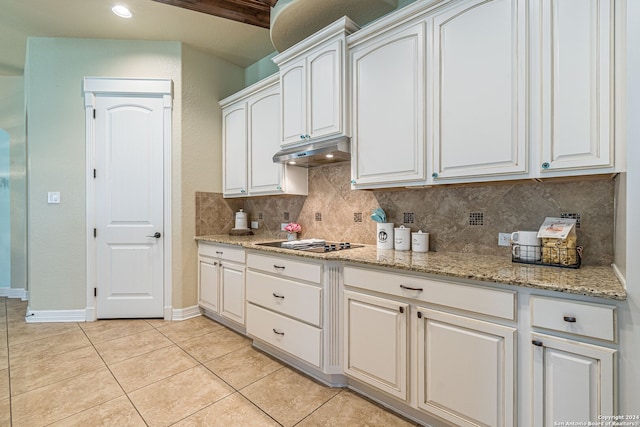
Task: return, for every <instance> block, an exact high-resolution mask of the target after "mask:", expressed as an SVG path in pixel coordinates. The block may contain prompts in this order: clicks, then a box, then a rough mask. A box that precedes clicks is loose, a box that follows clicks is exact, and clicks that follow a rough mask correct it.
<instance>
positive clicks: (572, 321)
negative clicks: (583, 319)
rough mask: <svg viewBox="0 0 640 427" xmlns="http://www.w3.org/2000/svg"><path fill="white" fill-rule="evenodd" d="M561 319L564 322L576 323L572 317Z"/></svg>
mask: <svg viewBox="0 0 640 427" xmlns="http://www.w3.org/2000/svg"><path fill="white" fill-rule="evenodd" d="M563 319H564V321H565V322H569V323H576V318H575V317H573V316H564V317H563Z"/></svg>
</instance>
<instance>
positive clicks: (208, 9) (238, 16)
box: [154, 0, 277, 28]
mask: <svg viewBox="0 0 640 427" xmlns="http://www.w3.org/2000/svg"><path fill="white" fill-rule="evenodd" d="M154 1H157V2H159V3H164V4H168V5H171V6H176V7H181V8H183V9H189V10H194V11H196V12H202V13H206V14H209V15H214V16H219V17H221V18H225V19H231V20H233V21H237V22H243V23H245V24H250V25H255V26H257V27H262V28H269V26H270V25H271V22H270V16H271V7H272V6H273V5H275V3H276V2H277V0H154Z"/></svg>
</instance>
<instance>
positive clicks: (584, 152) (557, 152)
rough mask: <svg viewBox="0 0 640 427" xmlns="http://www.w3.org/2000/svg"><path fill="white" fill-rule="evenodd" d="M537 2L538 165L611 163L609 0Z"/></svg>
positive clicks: (552, 167) (566, 166)
mask: <svg viewBox="0 0 640 427" xmlns="http://www.w3.org/2000/svg"><path fill="white" fill-rule="evenodd" d="M540 1H541V2H542V22H541V26H540V31H541V32H542V34H541V39H542V64H541V71H542V163H541V165H540V166H541V170H542V171H543V172H544V171H554V170H562V169H583V168H594V167H608V166H612V165H613V136H612V133H613V127H612V125H613V120H612V113H613V108H612V100H611V97H612V85H613V74H612V68H613V62H614V61H613V48H612V46H613V25H612V22H613V3H614V2H613V1H612V0H540Z"/></svg>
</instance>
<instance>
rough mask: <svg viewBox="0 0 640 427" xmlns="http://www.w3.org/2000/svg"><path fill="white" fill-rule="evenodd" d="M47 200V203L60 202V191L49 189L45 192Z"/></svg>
mask: <svg viewBox="0 0 640 427" xmlns="http://www.w3.org/2000/svg"><path fill="white" fill-rule="evenodd" d="M47 202H48V203H49V204H52V203H60V192H59V191H49V193H47Z"/></svg>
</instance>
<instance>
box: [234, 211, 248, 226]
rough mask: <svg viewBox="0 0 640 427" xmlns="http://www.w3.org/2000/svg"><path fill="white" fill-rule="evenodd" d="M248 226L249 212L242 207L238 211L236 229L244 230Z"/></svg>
mask: <svg viewBox="0 0 640 427" xmlns="http://www.w3.org/2000/svg"><path fill="white" fill-rule="evenodd" d="M246 228H247V213H246V212H242V209H240V212H236V226H235V229H236V230H244V229H246Z"/></svg>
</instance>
